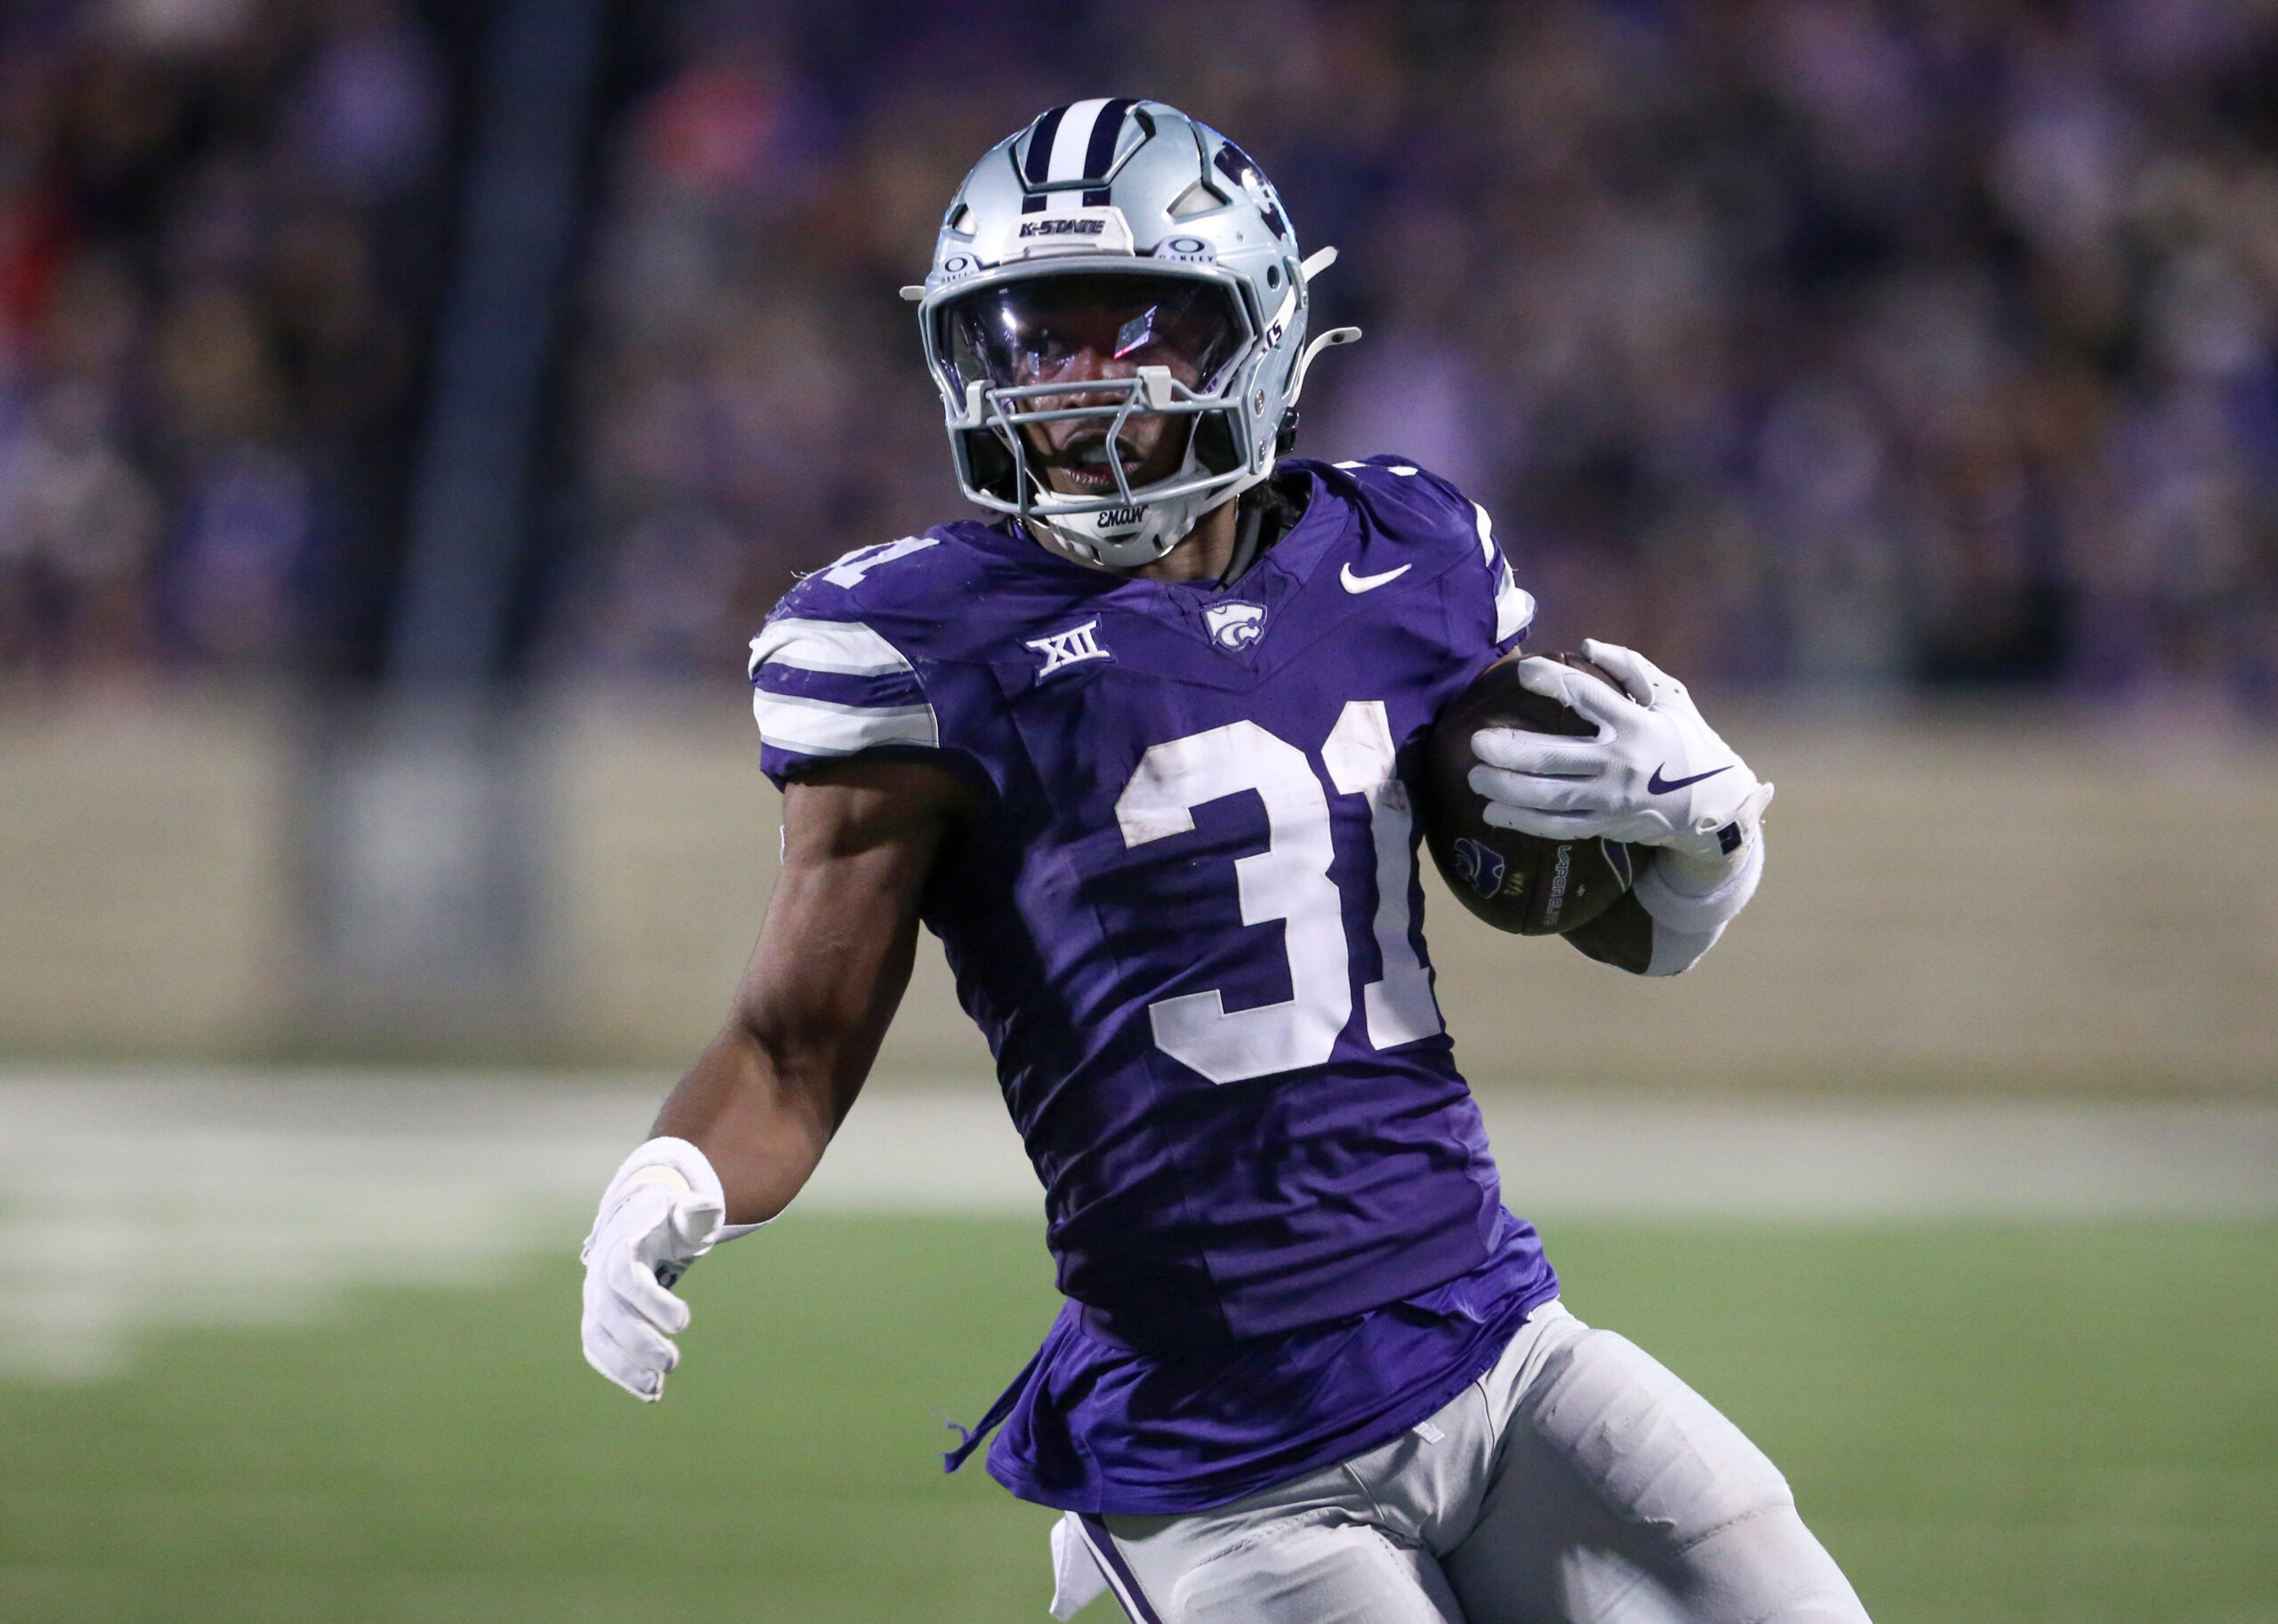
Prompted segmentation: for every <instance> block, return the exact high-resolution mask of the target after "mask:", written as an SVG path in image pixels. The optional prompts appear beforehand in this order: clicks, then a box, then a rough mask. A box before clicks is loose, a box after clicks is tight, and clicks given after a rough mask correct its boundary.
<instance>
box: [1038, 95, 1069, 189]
mask: <svg viewBox="0 0 2278 1624" xmlns="http://www.w3.org/2000/svg"><path fill="white" fill-rule="evenodd" d="M1077 105H1078V106H1081V105H1082V103H1080V102H1078V103H1077ZM1068 110H1069V109H1066V108H1064V107H1055V108H1054V109H1052V110H1051V111H1050V112H1048V113H1046V114H1044V115H1043V116H1042V117H1039V118H1038V120H1037V121H1036V123H1035V124H1033V125H1030V126H1029V161H1028V164H1027V166H1026V174H1027V178H1028V183H1029V184H1030V186H1032V187H1033V186H1041V185H1043V184H1044V183H1045V182H1046V180H1048V179H1050V178H1051V173H1052V149H1053V145H1054V140H1055V138H1056V137H1057V136H1058V135H1059V133H1060V121H1061V120H1062V118H1064V117H1067V115H1068Z"/></svg>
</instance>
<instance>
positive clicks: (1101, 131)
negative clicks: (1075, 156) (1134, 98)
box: [1084, 96, 1132, 181]
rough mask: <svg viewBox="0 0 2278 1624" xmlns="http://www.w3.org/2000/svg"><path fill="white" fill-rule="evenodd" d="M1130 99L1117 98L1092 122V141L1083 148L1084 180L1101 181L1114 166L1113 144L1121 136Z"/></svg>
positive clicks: (1124, 97) (1130, 103) (1130, 104)
mask: <svg viewBox="0 0 2278 1624" xmlns="http://www.w3.org/2000/svg"><path fill="white" fill-rule="evenodd" d="M1131 106H1132V102H1131V98H1130V97H1128V96H1118V97H1117V98H1116V99H1115V100H1114V101H1111V102H1109V103H1107V105H1106V106H1104V107H1103V108H1101V109H1100V116H1099V117H1097V118H1095V119H1094V120H1093V121H1092V139H1091V140H1090V141H1088V142H1087V143H1086V145H1085V148H1084V179H1086V181H1103V180H1105V179H1106V178H1107V172H1108V171H1109V170H1110V169H1111V168H1113V167H1114V166H1115V143H1116V141H1117V140H1118V139H1119V137H1120V136H1121V135H1122V134H1123V118H1124V115H1125V114H1127V113H1128V112H1129V111H1130V110H1131Z"/></svg>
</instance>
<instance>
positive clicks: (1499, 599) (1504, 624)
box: [1471, 502, 1534, 655]
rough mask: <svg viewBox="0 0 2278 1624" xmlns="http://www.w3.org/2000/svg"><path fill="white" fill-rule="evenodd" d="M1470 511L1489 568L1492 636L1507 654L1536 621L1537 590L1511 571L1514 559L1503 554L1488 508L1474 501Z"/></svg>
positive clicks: (1483, 562)
mask: <svg viewBox="0 0 2278 1624" xmlns="http://www.w3.org/2000/svg"><path fill="white" fill-rule="evenodd" d="M1471 512H1472V516H1473V521H1474V529H1477V531H1478V532H1479V562H1480V564H1481V566H1482V568H1483V569H1484V570H1485V571H1486V575H1487V590H1488V594H1489V599H1488V601H1489V604H1490V612H1491V613H1492V614H1493V617H1494V628H1495V629H1494V631H1493V633H1492V634H1491V638H1492V641H1493V642H1494V644H1495V651H1496V653H1497V654H1498V655H1501V654H1508V653H1509V652H1510V651H1511V650H1513V649H1515V648H1517V647H1518V646H1519V644H1520V643H1522V642H1525V641H1526V635H1527V630H1528V628H1529V627H1530V626H1533V625H1534V594H1532V593H1531V592H1528V591H1527V590H1526V589H1525V588H1524V587H1523V586H1520V585H1519V581H1518V578H1517V577H1516V576H1515V575H1514V574H1513V573H1512V572H1511V561H1510V560H1509V559H1507V558H1506V557H1504V556H1503V549H1502V547H1501V545H1498V543H1497V541H1496V539H1495V521H1493V520H1491V519H1490V518H1489V517H1488V516H1487V510H1486V509H1485V508H1483V507H1482V506H1480V505H1479V504H1478V503H1476V502H1473V503H1472V504H1471Z"/></svg>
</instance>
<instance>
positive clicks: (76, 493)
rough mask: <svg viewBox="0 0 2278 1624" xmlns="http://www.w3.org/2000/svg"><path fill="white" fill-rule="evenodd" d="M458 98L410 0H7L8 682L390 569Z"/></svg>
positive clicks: (353, 585)
mask: <svg viewBox="0 0 2278 1624" xmlns="http://www.w3.org/2000/svg"><path fill="white" fill-rule="evenodd" d="M447 100H448V98H447V96H446V94H445V89H444V85H443V81H442V74H441V69H440V63H439V61H438V59H437V56H436V54H435V53H434V50H433V48H432V43H431V41H430V40H429V38H428V37H427V36H426V34H425V33H424V30H423V28H421V26H420V25H419V23H418V21H417V20H416V18H414V17H412V16H410V15H408V13H407V12H405V11H404V9H403V8H402V7H401V5H400V4H399V0H274V3H271V4H255V3H254V0H117V3H115V4H87V3H84V0H81V3H76V4H65V3H55V4H44V3H43V0H8V3H7V4H5V5H4V6H0V690H4V689H5V688H7V687H14V686H23V685H27V684H33V685H44V684H45V683H47V682H49V681H50V680H52V679H53V678H56V677H59V676H68V677H72V678H78V679H83V680H95V681H101V680H105V679H129V680H147V679H149V678H150V677H152V676H157V675H166V674H168V673H172V672H175V671H180V670H184V669H190V670H200V671H207V672H215V673H222V674H231V673H245V674H248V675H265V674H270V673H273V672H277V671H279V670H294V671H303V670H307V669H310V668H311V667H322V665H323V664H324V662H325V659H326V658H327V650H332V649H336V648H337V647H339V646H341V645H342V644H343V642H344V641H347V637H346V634H347V632H348V630H349V628H346V627H344V626H343V625H342V624H341V621H342V618H343V616H348V615H351V614H353V613H355V612H357V609H358V606H368V605H371V604H373V603H375V602H378V601H379V600H380V598H381V597H382V596H383V595H384V578H385V574H386V570H387V568H388V560H389V558H390V556H391V543H390V540H389V538H388V536H387V534H386V532H387V529H388V527H389V525H390V523H391V521H392V503H393V502H395V501H396V500H397V492H398V489H399V487H400V465H401V463H402V459H403V444H404V440H405V435H406V434H407V432H408V416H407V411H408V401H409V400H410V398H411V378H412V373H413V371H414V362H415V346H414V343H413V327H414V318H413V314H412V312H413V311H415V310H416V307H417V306H418V304H419V303H420V302H421V301H422V300H423V299H424V298H425V297H426V294H425V284H426V283H427V282H429V281H431V280H432V262H433V260H434V257H435V256H434V253H433V246H434V241H435V238H434V235H433V222H434V221H435V219H436V218H437V209H436V199H435V198H434V196H433V188H434V185H435V183H436V181H437V178H438V171H437V166H436V158H437V155H438V150H439V148H440V143H441V141H442V140H443V138H444V134H445V117H446V111H447V107H446V104H447Z"/></svg>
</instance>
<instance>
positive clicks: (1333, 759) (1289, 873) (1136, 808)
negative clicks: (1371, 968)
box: [1115, 699, 1440, 1083]
mask: <svg viewBox="0 0 2278 1624" xmlns="http://www.w3.org/2000/svg"><path fill="white" fill-rule="evenodd" d="M1321 762H1322V764H1323V765H1324V766H1326V767H1327V768H1328V769H1329V783H1330V784H1331V785H1332V786H1334V787H1335V788H1336V791H1337V794H1339V795H1357V796H1365V797H1367V801H1368V807H1369V833H1370V837H1371V843H1372V844H1373V845H1374V847H1375V853H1374V855H1375V858H1376V865H1375V867H1376V875H1377V912H1376V919H1375V929H1374V934H1375V936H1376V941H1377V954H1378V957H1379V958H1380V959H1381V961H1382V963H1383V966H1384V974H1383V975H1382V977H1381V978H1380V979H1379V980H1377V981H1373V982H1369V983H1368V985H1367V986H1366V987H1365V988H1364V989H1363V990H1362V993H1361V998H1362V1008H1363V1011H1364V1013H1365V1014H1366V1015H1367V1017H1368V1032H1369V1043H1370V1044H1372V1045H1374V1046H1376V1047H1377V1048H1380V1049H1388V1048H1391V1047H1393V1046H1394V1045H1397V1044H1402V1043H1413V1042H1414V1041H1416V1040H1417V1039H1418V1038H1429V1037H1432V1036H1434V1034H1436V1033H1437V1032H1438V1031H1439V1030H1440V1011H1439V1007H1438V1006H1437V1005H1436V1004H1435V1003H1434V1000H1433V998H1432V984H1431V981H1430V979H1429V977H1428V976H1427V974H1426V971H1425V968H1424V961H1423V958H1422V957H1421V956H1420V955H1419V954H1418V952H1417V950H1416V949H1415V946H1414V944H1413V943H1411V942H1410V940H1409V933H1408V926H1409V911H1408V893H1409V886H1410V880H1411V877H1412V873H1413V869H1414V864H1415V856H1414V850H1413V844H1412V842H1411V839H1410V827H1411V819H1410V813H1409V805H1408V792H1407V787H1406V786H1405V785H1403V784H1402V783H1401V781H1400V780H1398V779H1396V778H1394V777H1393V742H1392V728H1391V725H1390V723H1388V722H1387V721H1386V719H1385V707H1384V701H1382V700H1381V699H1354V700H1353V701H1351V702H1350V703H1349V704H1347V705H1346V706H1345V710H1344V713H1343V714H1342V715H1339V716H1338V717H1337V725H1336V726H1335V727H1334V728H1332V729H1331V730H1330V731H1329V738H1328V739H1327V741H1326V742H1324V743H1323V745H1322V746H1321ZM1244 790H1256V792H1257V796H1258V799H1259V800H1260V801H1262V802H1264V805H1265V820H1266V831H1267V833H1266V844H1265V850H1264V851H1263V852H1253V853H1251V854H1250V855H1249V856H1248V857H1242V858H1237V859H1236V860H1235V861H1234V884H1235V888H1236V892H1237V894H1238V895H1239V896H1240V900H1241V910H1242V923H1243V924H1244V925H1263V924H1265V923H1267V922H1269V921H1271V920H1274V919H1279V920H1280V921H1281V922H1282V924H1283V926H1284V930H1285V935H1284V941H1285V942H1286V944H1287V950H1288V956H1289V990H1290V996H1289V997H1288V998H1286V999H1284V1000H1282V1001H1281V1002H1280V1003H1279V1004H1264V1005H1260V1006H1257V1007H1256V1008H1255V1009H1238V1010H1233V1011H1231V1012H1230V1011H1228V1010H1227V1008H1226V1006H1225V998H1224V995H1223V994H1221V993H1220V992H1219V991H1218V990H1216V989H1215V988H1214V989H1211V990H1208V991H1205V992H1190V993H1185V994H1183V995H1181V996H1179V997H1177V998H1161V999H1158V1000H1157V1001H1156V1002H1155V1003H1153V1004H1151V1005H1149V1006H1148V1008H1147V1016H1148V1019H1149V1021H1150V1022H1151V1023H1152V1025H1153V1027H1154V1032H1155V1044H1156V1046H1157V1047H1159V1048H1160V1049H1161V1050H1162V1051H1163V1052H1164V1053H1165V1054H1168V1055H1170V1056H1171V1057H1172V1058H1173V1059H1175V1060H1177V1061H1180V1062H1183V1063H1184V1064H1186V1065H1189V1066H1192V1068H1193V1069H1194V1070H1195V1071H1200V1073H1201V1074H1202V1075H1203V1076H1205V1077H1207V1078H1208V1079H1210V1080H1211V1081H1212V1082H1214V1083H1238V1082H1242V1081H1245V1080H1247V1079H1250V1078H1254V1077H1270V1076H1272V1075H1273V1074H1274V1073H1275V1072H1278V1071H1297V1069H1299V1068H1300V1067H1304V1066H1318V1065H1321V1064H1324V1063H1326V1062H1327V1061H1328V1060H1329V1051H1330V1050H1331V1049H1332V1048H1334V1047H1335V1046H1336V1044H1337V1034H1338V1033H1340V1032H1342V1031H1343V1030H1345V1024H1346V1022H1349V1021H1350V1020H1351V1019H1352V1016H1353V980H1352V972H1351V969H1350V962H1351V948H1350V946H1349V945H1348V944H1347V942H1346V941H1345V909H1344V900H1343V898H1342V897H1341V896H1340V895H1339V893H1338V892H1337V882H1336V881H1335V880H1333V879H1331V878H1330V877H1329V866H1330V864H1331V862H1332V861H1333V860H1334V859H1335V856H1336V852H1335V851H1334V849H1333V847H1332V846H1331V844H1330V839H1329V830H1330V824H1329V796H1327V795H1326V794H1325V793H1324V792H1323V791H1322V788H1321V779H1320V778H1319V777H1317V776H1316V775H1315V773H1314V772H1313V764H1312V763H1311V762H1309V761H1308V760H1307V759H1306V757H1305V752H1304V751H1303V750H1301V749H1299V748H1298V747H1297V746H1295V745H1293V744H1290V743H1288V741H1287V740H1286V739H1278V738H1276V737H1275V736H1274V735H1273V734H1272V733H1270V732H1268V731H1265V729H1264V728H1262V727H1260V726H1259V725H1258V724H1257V723H1255V722H1230V723H1226V725H1224V727H1214V728H1211V729H1209V730H1208V731H1205V732H1200V733H1190V734H1189V735H1187V736H1186V737H1185V738H1183V739H1172V740H1171V741H1170V742H1169V743H1167V744H1159V745H1157V746H1155V747H1153V748H1152V749H1151V750H1149V751H1148V752H1147V753H1146V755H1143V756H1142V757H1141V758H1140V760H1139V765H1138V768H1137V770H1136V771H1135V772H1133V773H1132V775H1131V781H1130V782H1129V783H1128V784H1126V785H1125V786H1124V788H1123V794H1122V795H1121V796H1119V797H1118V798H1117V801H1116V804H1115V818H1116V822H1117V823H1118V825H1119V826H1120V828H1122V831H1123V844H1125V845H1126V846H1127V847H1132V846H1140V845H1144V844H1147V843H1148V842H1149V841H1152V840H1161V839H1165V838H1167V837H1168V836H1172V835H1182V834H1184V833H1186V832H1187V831H1188V830H1190V829H1192V828H1193V827H1194V809H1195V808H1196V807H1198V806H1200V805H1203V804H1206V803H1207V802H1210V801H1216V800H1217V799H1219V798H1221V797H1222V796H1230V795H1239V794H1240V793H1241V792H1242V791H1244Z"/></svg>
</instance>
